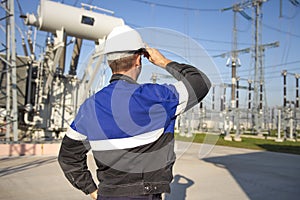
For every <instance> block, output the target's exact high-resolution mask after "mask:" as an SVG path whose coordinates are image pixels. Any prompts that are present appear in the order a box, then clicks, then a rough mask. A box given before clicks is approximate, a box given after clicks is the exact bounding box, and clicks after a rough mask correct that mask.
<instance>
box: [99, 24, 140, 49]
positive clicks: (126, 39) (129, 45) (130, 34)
mask: <svg viewBox="0 0 300 200" xmlns="http://www.w3.org/2000/svg"><path fill="white" fill-rule="evenodd" d="M141 48H145V44H144V42H143V40H142V38H141V36H140V34H139V33H138V32H137V31H136V30H134V29H132V28H130V27H129V26H127V25H123V26H118V27H115V28H114V29H113V30H112V31H111V32H110V34H109V35H108V36H107V39H106V42H105V47H104V53H105V54H109V53H115V52H126V51H135V50H139V49H141Z"/></svg>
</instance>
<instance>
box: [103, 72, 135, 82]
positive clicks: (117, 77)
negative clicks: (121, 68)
mask: <svg viewBox="0 0 300 200" xmlns="http://www.w3.org/2000/svg"><path fill="white" fill-rule="evenodd" d="M118 80H124V81H127V82H128V83H132V84H138V83H137V82H136V81H135V80H133V79H132V78H131V77H129V76H126V75H124V74H113V75H112V77H111V79H110V81H109V82H110V83H112V82H114V81H118Z"/></svg>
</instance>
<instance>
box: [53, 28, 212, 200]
mask: <svg viewBox="0 0 300 200" xmlns="http://www.w3.org/2000/svg"><path fill="white" fill-rule="evenodd" d="M104 52H105V54H106V56H107V61H108V64H109V66H110V68H111V70H112V73H113V75H112V77H111V80H110V84H109V85H108V86H107V87H105V88H103V89H102V90H100V91H99V92H97V93H96V94H95V95H93V96H92V97H90V98H88V99H87V100H86V101H85V102H84V103H83V104H82V105H81V107H80V109H79V111H78V114H77V116H76V118H75V119H74V121H73V123H72V124H71V126H70V128H69V129H68V131H67V133H66V135H65V137H64V139H63V141H62V145H61V149H60V153H59V158H58V160H59V164H60V166H61V168H62V169H63V171H64V173H65V176H66V177H67V179H68V180H69V181H70V182H71V183H72V184H73V186H75V187H76V188H78V189H80V190H82V191H83V192H84V193H85V194H90V195H91V197H92V198H93V199H98V200H131V199H135V200H137V199H161V194H162V193H169V192H170V186H169V184H170V182H171V181H172V179H173V174H172V167H173V164H174V162H175V153H174V125H175V120H176V116H177V115H179V114H181V113H183V112H185V111H187V110H188V109H189V108H191V107H193V106H194V105H196V104H197V103H199V102H200V101H201V100H202V99H203V98H204V97H205V96H206V94H207V93H208V91H209V88H210V81H209V80H208V78H207V76H206V75H205V74H204V73H203V72H200V71H199V70H198V69H196V68H195V67H192V66H190V65H186V64H179V63H177V62H174V61H171V60H169V59H167V58H166V57H164V56H163V55H162V54H161V53H160V52H159V51H158V50H157V49H154V48H150V47H145V45H144V43H143V41H142V39H141V37H140V35H139V34H138V32H137V31H135V30H133V29H131V28H130V27H128V26H121V27H116V28H115V29H113V31H112V32H111V33H110V34H109V35H108V37H107V40H106V44H105V50H104ZM143 56H144V57H146V58H147V59H148V60H149V61H150V62H151V63H153V64H154V65H156V66H159V67H161V68H163V69H166V71H168V72H169V73H170V74H171V75H173V76H174V77H175V78H176V79H177V80H178V81H177V82H176V83H175V84H170V85H167V84H164V85H159V84H141V85H140V84H138V83H137V82H136V80H137V79H138V77H139V74H140V72H141V70H142V61H141V59H142V57H143ZM90 149H91V150H92V151H93V156H94V158H95V162H96V165H97V167H98V170H97V178H98V180H99V185H98V187H97V186H96V184H95V183H94V181H93V179H92V176H91V173H90V171H89V170H88V168H87V164H86V154H87V152H88V151H89V150H90Z"/></svg>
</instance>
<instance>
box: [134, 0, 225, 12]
mask: <svg viewBox="0 0 300 200" xmlns="http://www.w3.org/2000/svg"><path fill="white" fill-rule="evenodd" d="M131 1H135V2H138V3H144V4H147V5H151V6H152V5H154V6H159V7H164V8H172V9H178V10H188V11H199V12H219V11H220V9H215V8H212V9H210V8H207V9H205V8H187V7H181V6H173V5H167V4H161V3H154V2H150V1H144V0H131Z"/></svg>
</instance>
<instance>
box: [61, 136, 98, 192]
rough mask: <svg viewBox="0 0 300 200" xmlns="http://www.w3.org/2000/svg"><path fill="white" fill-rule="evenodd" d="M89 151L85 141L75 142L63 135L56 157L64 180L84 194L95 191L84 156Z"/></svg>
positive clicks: (85, 156) (95, 187)
mask: <svg viewBox="0 0 300 200" xmlns="http://www.w3.org/2000/svg"><path fill="white" fill-rule="evenodd" d="M89 150H90V146H89V143H88V142H87V141H86V140H83V141H80V140H75V139H71V138H70V137H68V136H67V135H65V137H64V138H63V140H62V144H61V148H60V151H59V155H58V162H59V165H60V167H61V169H62V170H63V172H64V174H65V176H66V178H67V179H68V180H69V182H70V183H71V184H72V185H73V186H74V187H75V188H77V189H79V190H81V191H83V192H84V193H85V194H90V193H92V192H94V191H95V190H96V189H97V186H96V184H95V182H94V181H93V178H92V174H91V173H90V171H89V170H88V167H87V155H86V154H87V152H88V151H89Z"/></svg>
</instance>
